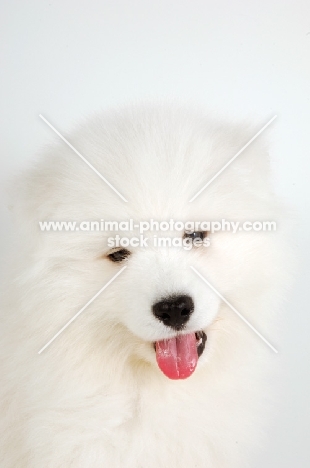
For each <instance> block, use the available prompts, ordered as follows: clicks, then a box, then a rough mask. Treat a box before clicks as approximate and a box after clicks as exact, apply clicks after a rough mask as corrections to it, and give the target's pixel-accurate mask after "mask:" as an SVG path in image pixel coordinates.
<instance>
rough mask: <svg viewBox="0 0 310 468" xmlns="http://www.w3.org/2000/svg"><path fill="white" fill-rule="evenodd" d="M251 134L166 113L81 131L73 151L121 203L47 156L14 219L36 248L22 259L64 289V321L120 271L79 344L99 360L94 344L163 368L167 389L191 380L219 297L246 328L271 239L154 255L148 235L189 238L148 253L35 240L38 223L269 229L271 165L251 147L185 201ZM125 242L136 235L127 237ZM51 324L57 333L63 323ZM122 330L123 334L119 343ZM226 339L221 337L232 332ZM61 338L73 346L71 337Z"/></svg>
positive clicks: (63, 156) (265, 276)
mask: <svg viewBox="0 0 310 468" xmlns="http://www.w3.org/2000/svg"><path fill="white" fill-rule="evenodd" d="M253 134H254V131H253V132H252V131H251V130H246V129H240V128H235V127H232V128H231V127H222V126H220V125H217V124H216V125H215V124H213V123H210V121H208V120H207V119H205V118H202V117H201V116H197V115H195V114H188V113H187V112H185V113H183V114H182V113H180V112H179V110H171V109H169V110H167V109H166V110H163V109H157V110H152V111H148V110H146V109H137V110H135V111H127V112H124V113H123V114H122V115H112V116H111V115H110V116H109V117H104V118H101V117H98V118H95V119H93V120H92V121H90V122H87V123H86V124H85V125H82V126H81V127H80V128H78V129H77V130H76V131H75V132H73V133H72V135H71V136H69V137H68V139H69V141H70V142H71V143H72V144H73V145H74V146H75V147H76V148H77V149H78V151H80V152H81V153H82V154H83V155H84V156H85V157H86V158H87V160H88V161H89V162H90V163H91V164H92V165H93V166H94V167H95V168H96V169H97V170H98V171H99V172H100V173H101V174H102V175H103V176H104V177H105V178H106V179H107V180H108V181H109V182H110V183H111V184H112V185H113V186H114V187H115V188H117V190H118V191H120V192H121V193H122V194H123V195H125V196H126V199H127V200H128V203H125V202H124V201H123V200H122V199H120V198H119V197H118V195H117V194H115V193H114V192H113V191H112V190H111V189H110V188H109V187H108V186H107V185H106V184H105V183H104V182H103V181H102V180H101V179H100V178H99V177H98V176H97V175H96V174H95V173H94V172H92V171H91V170H90V168H89V167H87V166H86V165H85V164H84V162H83V161H81V160H80V159H79V158H78V157H77V156H76V155H75V154H74V153H73V152H72V150H70V148H68V147H66V146H65V145H64V144H63V143H58V144H57V145H55V146H54V147H52V148H51V149H50V150H49V151H48V152H47V154H46V156H45V160H44V162H43V163H42V162H41V163H40V164H39V165H38V167H37V168H36V169H35V170H34V171H33V173H32V175H31V176H30V177H29V178H28V179H27V183H26V185H25V186H24V187H23V190H24V195H23V197H22V198H23V200H22V202H21V203H20V204H19V210H20V215H21V216H23V217H24V218H26V220H29V219H30V221H31V223H30V224H29V221H27V222H28V227H29V230H30V231H31V234H32V239H34V242H33V241H32V242H33V243H31V241H30V242H29V248H30V249H32V250H33V251H35V252H36V254H35V255H36V258H39V259H41V260H42V261H43V262H45V264H44V266H43V270H44V272H42V274H43V275H46V277H48V278H49V280H48V282H49V284H50V285H51V284H54V287H57V285H58V287H59V288H61V287H62V285H61V284H60V283H61V281H64V280H65V281H66V283H67V284H68V285H69V287H68V288H67V290H66V291H67V293H66V294H67V295H66V299H65V308H66V311H67V314H69V315H68V316H70V315H71V316H72V315H74V313H75V312H76V310H77V309H78V308H79V307H82V306H83V305H84V303H86V302H87V300H89V299H90V298H91V297H92V295H94V294H95V293H96V292H97V290H99V289H100V288H101V287H102V286H103V285H104V284H105V283H106V282H107V281H109V280H110V279H111V277H113V275H115V274H116V273H117V272H118V271H119V270H120V269H121V268H122V267H123V266H126V269H125V270H124V271H123V272H122V273H121V275H120V276H119V277H118V278H117V279H116V280H115V281H114V282H113V283H112V284H111V285H110V286H109V287H108V288H107V289H106V291H104V293H103V294H102V296H100V297H99V298H98V299H97V300H96V301H95V302H94V303H93V304H92V309H91V310H92V312H91V313H90V314H89V317H88V318H87V319H86V318H85V322H84V324H85V328H84V329H83V334H84V338H83V339H85V340H87V336H89V337H90V338H89V339H90V340H91V343H92V346H93V347H94V346H96V343H97V341H96V340H98V343H97V344H98V350H99V349H100V346H101V344H100V343H101V341H105V340H106V341H108V340H112V341H113V342H114V343H115V346H117V347H119V348H121V347H123V348H124V347H125V349H126V352H125V354H126V355H127V356H133V355H134V356H136V357H137V358H138V359H140V360H144V361H146V362H150V363H152V365H155V366H156V368H157V370H158V366H159V368H160V369H161V370H162V371H163V372H164V374H165V375H166V376H167V377H169V378H173V379H177V378H187V377H189V376H190V375H191V374H192V373H193V371H194V370H195V368H196V366H197V364H199V365H200V366H201V365H202V363H203V362H208V359H207V358H208V353H209V352H210V350H211V347H212V346H213V347H216V346H220V341H217V332H215V331H214V330H213V324H214V323H215V321H216V320H217V318H218V317H219V316H220V314H221V309H222V307H223V302H222V300H221V298H220V296H224V297H227V299H229V301H230V302H231V303H235V304H238V306H240V307H241V309H242V311H244V312H245V313H246V312H247V313H248V317H250V316H251V315H254V314H255V313H256V310H257V309H258V308H259V305H260V304H261V302H264V298H265V295H266V291H267V290H269V289H268V288H269V285H270V279H271V278H274V276H276V275H277V274H278V273H279V271H278V267H277V264H278V262H277V261H276V257H277V255H278V252H279V250H280V249H279V240H278V241H277V242H276V240H275V236H274V235H273V234H272V233H269V232H268V233H265V232H244V231H242V230H240V231H237V232H236V233H234V234H233V233H232V232H231V231H227V232H215V233H206V232H203V231H197V232H194V233H191V235H192V236H194V237H201V238H202V239H203V238H204V237H206V236H208V237H209V238H210V246H209V247H203V246H200V247H193V248H192V249H189V250H186V249H184V248H183V247H158V246H156V245H154V234H156V236H157V237H165V238H180V239H184V237H185V238H186V237H188V236H189V234H188V233H186V232H180V231H171V230H170V231H168V232H166V231H165V232H160V231H159V232H156V233H154V232H153V233H151V236H150V240H149V243H148V246H147V247H145V246H144V247H139V246H135V247H130V246H128V247H126V248H124V247H120V248H115V247H113V248H110V247H109V245H108V238H109V237H114V236H115V235H116V234H120V233H119V232H118V233H117V232H108V233H107V232H96V231H95V232H94V231H93V232H84V231H83V230H79V231H74V232H63V231H62V232H40V231H39V229H38V222H39V221H44V220H49V221H50V220H56V221H68V220H74V221H75V222H76V223H81V222H82V221H85V220H102V219H104V220H106V221H113V220H114V221H118V222H121V221H128V220H129V219H133V220H134V221H135V222H139V221H141V220H150V219H154V220H157V221H169V220H170V219H174V220H175V221H183V222H186V221H207V220H209V221H210V220H212V221H219V220H222V219H226V220H232V221H238V222H240V223H242V222H243V221H247V220H273V219H275V213H276V210H277V206H276V203H275V202H274V200H273V196H272V193H271V190H270V187H269V180H268V161H267V159H268V158H267V156H266V151H265V149H264V147H263V146H262V145H261V144H258V143H257V142H254V143H253V144H252V146H251V147H250V148H249V149H248V151H247V153H246V154H244V155H242V156H240V159H239V160H236V161H235V162H234V164H233V165H232V166H231V167H229V168H227V170H226V171H225V172H224V173H223V174H221V175H220V176H219V177H218V178H217V179H216V180H214V182H213V183H212V184H211V185H210V186H209V187H208V188H207V189H206V190H205V191H204V192H203V193H202V194H201V195H200V196H199V197H197V199H196V200H195V201H193V202H192V203H190V202H189V201H190V199H191V198H192V197H193V196H194V195H195V193H196V192H197V191H198V190H199V189H200V188H201V187H203V185H204V184H205V183H207V182H208V181H209V180H210V179H211V178H212V177H213V176H214V175H215V174H216V173H217V171H219V170H220V169H221V168H222V167H223V166H224V164H226V163H227V161H228V160H229V159H230V158H231V157H232V156H234V154H235V153H236V152H237V151H238V150H239V149H240V148H241V147H242V146H243V145H244V144H245V143H247V141H248V140H249V138H251V136H253ZM25 215H26V216H25ZM34 226H35V228H34ZM33 234H34V235H35V237H33ZM122 234H123V235H126V236H127V237H129V238H130V237H135V236H139V233H138V232H136V231H135V230H133V231H130V232H124V233H122ZM273 258H275V261H274V260H273ZM55 265H57V268H59V265H61V274H60V273H59V270H58V273H57V275H56V274H55V268H56V266H55ZM191 266H193V267H194V268H195V269H196V270H197V271H198V272H199V273H200V274H201V275H202V276H203V277H205V278H206V279H207V281H208V282H209V283H210V284H211V285H213V286H214V288H215V289H216V291H218V292H219V294H217V293H216V292H215V291H214V290H213V289H212V288H210V287H208V285H207V284H206V283H204V282H203V281H202V279H201V278H199V277H198V276H197V275H196V274H195V272H194V271H193V269H192V268H191ZM70 285H71V289H70ZM254 302H255V306H254V305H253V303H254ZM54 307H56V308H57V304H55V305H54ZM62 310H63V309H62ZM69 312H70V313H69ZM264 313H265V312H264V311H263V312H262V314H261V317H264ZM266 313H267V312H266ZM86 314H87V313H86ZM54 317H55V320H54V323H55V328H56V329H57V321H58V320H59V321H61V322H63V320H61V312H59V313H56V314H55V315H54ZM81 326H82V324H81ZM58 328H59V326H58ZM118 329H119V330H122V332H119V333H116V332H115V330H118ZM223 329H225V333H228V334H229V323H228V324H227V323H226V325H225V324H224V325H223ZM72 333H73V332H72ZM94 336H96V339H94ZM63 339H64V340H66V339H68V340H69V334H68V338H66V337H63Z"/></svg>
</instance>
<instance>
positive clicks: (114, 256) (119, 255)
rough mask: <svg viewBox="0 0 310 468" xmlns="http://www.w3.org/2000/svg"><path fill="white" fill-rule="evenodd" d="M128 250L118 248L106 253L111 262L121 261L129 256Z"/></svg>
mask: <svg viewBox="0 0 310 468" xmlns="http://www.w3.org/2000/svg"><path fill="white" fill-rule="evenodd" d="M129 255H130V252H129V250H127V249H119V250H115V251H114V252H112V253H110V254H109V255H107V257H108V259H109V260H111V262H122V261H123V260H125V258H127V257H129Z"/></svg>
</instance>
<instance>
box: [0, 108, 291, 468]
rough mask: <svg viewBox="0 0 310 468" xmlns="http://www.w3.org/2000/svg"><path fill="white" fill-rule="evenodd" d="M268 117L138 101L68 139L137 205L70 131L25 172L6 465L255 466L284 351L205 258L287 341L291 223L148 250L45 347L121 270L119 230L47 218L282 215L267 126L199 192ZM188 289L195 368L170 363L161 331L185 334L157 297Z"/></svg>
mask: <svg viewBox="0 0 310 468" xmlns="http://www.w3.org/2000/svg"><path fill="white" fill-rule="evenodd" d="M257 130H259V125H258V126H256V127H255V126H254V127H252V128H251V127H250V128H249V127H248V126H246V125H239V126H237V125H223V124H221V123H220V122H214V121H211V120H210V119H208V118H206V117H205V116H204V115H203V114H200V113H199V112H197V113H196V112H195V111H191V110H188V109H181V108H178V107H175V106H171V107H162V106H154V107H148V106H141V107H133V108H129V109H123V110H120V111H118V112H114V113H110V114H107V115H103V116H95V117H94V118H92V119H90V120H86V121H85V122H84V123H83V124H82V125H81V126H80V127H78V128H76V129H75V131H73V132H72V133H71V134H69V135H68V136H67V137H68V139H69V141H70V142H72V144H73V145H74V146H75V147H76V148H77V149H78V150H79V151H80V152H81V153H82V154H83V155H84V156H85V157H86V158H87V159H88V160H89V161H90V162H91V163H92V164H93V165H94V166H95V167H96V168H97V169H98V171H99V172H101V173H102V174H103V175H104V176H105V177H106V178H107V179H108V180H109V181H110V182H111V183H112V184H113V185H114V186H115V187H116V188H117V189H118V190H119V191H120V192H121V193H122V194H123V195H124V196H125V197H126V198H127V199H128V203H127V204H126V203H124V202H122V200H120V199H119V198H118V197H117V195H115V193H113V192H112V191H111V189H110V188H108V187H107V186H106V185H105V183H104V182H103V181H102V180H101V179H100V178H99V177H98V176H97V175H96V174H95V173H93V172H92V171H91V169H89V168H88V167H87V166H86V165H85V164H84V163H83V162H82V161H81V160H80V159H79V158H78V156H76V155H75V154H74V153H73V151H72V150H71V149H70V148H68V147H67V146H66V145H65V143H63V142H62V141H60V140H58V138H57V137H55V143H54V144H53V145H51V146H50V147H49V148H48V149H47V150H46V151H45V152H43V154H42V155H41V156H40V157H39V158H38V161H37V163H36V165H35V167H33V168H32V170H30V171H29V172H27V174H25V175H24V176H23V177H22V181H21V182H20V183H17V184H16V186H15V188H14V191H15V193H16V196H15V202H14V210H15V213H16V219H17V220H18V228H20V231H19V238H20V241H19V243H18V244H17V245H16V255H15V260H14V265H15V266H14V268H13V273H12V279H11V280H8V285H7V286H6V287H5V288H4V289H5V293H4V299H3V307H2V314H1V321H2V323H1V332H2V335H3V336H2V338H1V352H0V355H1V388H0V396H1V403H0V404H1V423H0V432H1V440H0V445H1V448H0V459H1V463H0V465H1V468H43V467H44V468H71V467H72V468H103V467H105V468H176V467H178V468H194V467H197V468H206V467H208V468H241V467H242V466H245V465H244V464H245V463H246V462H245V459H246V458H247V452H248V450H249V449H250V448H251V447H253V445H255V444H257V443H258V442H259V440H260V439H261V434H262V431H263V427H264V421H265V420H266V416H267V409H266V405H267V403H268V401H267V400H268V390H266V387H265V386H264V380H266V375H267V373H268V368H269V367H270V366H269V364H270V363H272V362H273V361H274V359H275V358H276V356H275V355H274V354H273V353H272V351H271V350H270V349H269V348H268V347H267V346H266V345H265V344H264V343H262V342H261V341H260V340H259V338H258V337H257V336H255V334H254V333H253V332H252V331H251V330H249V329H248V328H247V327H246V326H245V325H244V324H243V323H242V321H241V320H240V319H239V318H238V317H236V316H235V315H234V313H233V312H232V311H231V310H230V309H229V308H227V306H225V304H224V303H222V302H221V301H220V300H219V299H218V297H217V296H216V295H215V294H214V293H212V291H211V290H210V289H209V288H208V287H207V286H206V285H205V284H204V283H203V282H202V281H201V280H200V279H199V278H198V277H197V276H195V274H194V273H193V271H192V270H191V269H190V265H194V266H195V267H196V268H197V270H199V271H200V272H201V273H202V274H203V275H204V276H205V277H206V278H208V280H209V281H210V282H211V283H212V284H213V285H215V287H216V288H217V289H218V290H219V291H220V292H221V293H222V294H223V295H224V296H225V297H226V298H227V299H228V300H229V301H230V302H231V303H232V304H234V305H235V307H236V308H237V309H238V310H240V312H241V313H243V314H244V316H246V318H247V319H248V320H249V321H250V322H251V323H252V324H253V325H254V326H256V327H257V328H258V329H259V330H260V331H261V332H262V333H263V334H264V335H265V336H266V337H267V338H269V339H270V340H271V341H272V342H273V344H275V345H276V344H277V342H278V340H279V337H278V335H277V325H276V324H277V320H278V319H277V316H278V314H277V310H278V309H279V304H280V302H281V301H280V298H281V297H282V295H283V287H284V285H286V281H287V271H288V267H287V264H284V261H287V258H286V243H285V239H284V237H285V236H284V228H283V226H282V224H281V222H280V223H279V224H278V230H277V232H276V233H270V232H267V233H263V232H261V233H257V232H247V233H244V232H239V233H237V234H235V235H233V234H231V233H228V232H227V233H225V232H224V233H222V232H221V233H220V232H219V233H216V234H214V235H211V246H210V247H209V248H200V249H197V250H195V251H194V250H192V251H185V250H183V249H176V248H174V249H160V250H156V249H155V248H149V249H146V250H141V249H132V250H133V253H132V255H131V257H130V258H129V259H128V262H127V265H128V266H127V269H126V270H125V271H124V272H123V273H122V274H121V276H120V277H118V278H117V280H116V281H115V282H114V283H113V284H111V285H110V286H109V288H108V289H107V290H106V291H104V293H103V294H102V295H101V296H100V297H99V298H97V299H96V300H95V301H94V302H93V303H92V304H91V306H89V307H88V309H87V310H86V311H85V312H84V313H83V314H82V315H81V316H80V317H79V318H78V319H77V320H76V321H75V322H74V323H73V324H71V325H70V327H69V328H68V329H67V330H66V331H65V332H63V334H62V335H61V336H59V337H58V338H57V340H56V341H54V343H53V344H52V345H51V346H50V347H49V348H48V349H46V350H45V351H44V352H43V353H42V354H41V355H38V351H39V349H40V348H41V347H42V346H43V345H44V344H45V343H46V342H47V341H48V340H49V339H50V338H51V337H52V336H53V335H54V334H55V333H56V332H57V331H58V330H59V329H60V328H61V327H62V326H63V325H64V324H65V323H66V322H67V321H68V320H69V319H70V318H71V317H72V316H73V315H74V314H75V313H76V312H77V311H78V310H79V309H80V308H81V307H82V306H83V305H84V304H85V303H86V302H87V301H88V300H89V299H90V298H91V297H92V296H93V295H94V294H95V293H96V292H97V291H98V290H99V289H100V288H101V287H102V286H103V285H104V284H105V283H106V282H107V281H108V280H109V279H110V278H111V277H112V276H113V275H114V274H115V273H116V272H117V271H118V269H120V268H121V266H120V265H118V264H113V263H111V262H110V261H109V260H107V259H106V258H105V257H104V255H105V253H106V250H107V248H106V236H107V235H106V234H104V233H102V232H92V233H87V232H86V233H85V232H78V233H64V232H58V233H56V232H53V233H46V232H40V231H39V228H38V221H39V220H51V219H55V220H85V219H90V220H95V219H101V218H104V219H106V220H112V219H119V220H122V219H129V218H134V219H135V220H139V219H149V218H154V219H158V220H166V219H170V218H173V219H175V220H184V221H185V220H208V219H209V220H211V219H212V220H220V219H222V218H226V219H230V220H235V221H236V220H276V221H278V222H279V221H281V219H280V218H281V216H282V215H281V211H282V208H281V207H280V205H279V203H278V202H277V201H276V200H275V198H274V195H273V193H272V189H271V187H270V180H269V179H270V178H269V175H268V174H269V168H268V166H269V162H268V155H267V151H266V148H265V146H264V144H262V138H261V137H259V139H257V140H256V141H255V142H254V143H253V144H252V145H251V146H250V147H248V148H247V149H246V151H245V152H244V153H243V154H242V155H240V156H239V158H238V159H237V160H236V161H235V162H234V163H233V164H232V165H231V166H230V167H229V168H227V169H226V171H225V172H224V173H222V174H221V176H219V177H218V178H217V179H216V180H215V181H214V182H213V183H212V184H211V185H210V186H209V187H208V188H207V189H206V190H205V191H204V192H203V194H201V195H200V196H199V197H198V198H197V199H196V200H195V201H194V202H193V203H189V202H188V201H189V199H190V198H191V197H192V196H193V195H194V194H195V193H196V192H197V191H198V189H199V188H201V187H202V186H203V185H204V184H205V183H206V182H207V181H208V180H209V179H210V178H211V177H212V176H213V175H214V174H215V173H216V172H217V171H218V170H219V169H220V168H221V167H222V166H223V165H224V164H225V163H226V162H227V161H228V160H229V159H230V158H231V157H232V156H233V155H234V154H235V153H236V152H237V151H238V150H239V149H240V148H241V147H242V146H243V145H244V144H245V143H247V141H248V140H249V139H250V138H251V137H252V136H253V135H254V133H255V132H256V131H257ZM158 234H159V235H160V233H158ZM164 235H166V233H164ZM178 235H180V236H181V235H182V234H181V233H179V234H178ZM174 292H182V293H183V292H185V293H189V294H191V295H192V296H193V298H194V302H195V305H196V309H195V312H194V314H193V316H192V318H191V320H190V322H189V325H188V330H190V331H193V330H199V329H204V330H206V332H207V335H208V341H207V346H206V349H205V352H204V354H203V355H202V357H201V359H200V360H199V365H198V368H197V369H196V371H195V372H194V374H193V375H192V376H191V377H190V378H188V379H187V380H184V381H180V380H179V381H171V380H169V379H168V378H167V377H165V376H164V375H163V374H162V373H161V371H160V370H159V368H158V366H157V364H156V361H155V353H154V349H153V345H152V342H153V341H154V340H157V339H160V338H164V337H167V336H171V332H169V330H167V329H165V327H164V326H163V325H161V324H160V323H159V322H158V321H156V319H155V318H154V317H153V316H152V313H151V306H152V304H153V303H154V301H155V300H156V299H159V298H161V297H163V296H165V295H166V294H170V293H174ZM275 318H276V319H277V320H275Z"/></svg>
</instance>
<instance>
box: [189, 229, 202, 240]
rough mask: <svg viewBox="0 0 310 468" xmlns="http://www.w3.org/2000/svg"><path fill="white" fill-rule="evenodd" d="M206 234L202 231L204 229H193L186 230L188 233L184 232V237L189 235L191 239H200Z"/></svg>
mask: <svg viewBox="0 0 310 468" xmlns="http://www.w3.org/2000/svg"><path fill="white" fill-rule="evenodd" d="M206 234H207V233H206V232H204V231H194V232H188V233H187V232H186V233H185V234H184V237H189V238H190V239H193V240H194V239H201V240H203V239H204V238H205V236H206Z"/></svg>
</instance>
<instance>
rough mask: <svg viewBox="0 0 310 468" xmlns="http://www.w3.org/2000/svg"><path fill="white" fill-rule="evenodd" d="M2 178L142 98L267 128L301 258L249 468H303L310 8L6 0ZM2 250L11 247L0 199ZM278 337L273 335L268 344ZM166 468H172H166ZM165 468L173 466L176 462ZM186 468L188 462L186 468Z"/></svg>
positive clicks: (309, 410)
mask: <svg viewBox="0 0 310 468" xmlns="http://www.w3.org/2000/svg"><path fill="white" fill-rule="evenodd" d="M0 5H1V10H2V11H1V19H0V28H1V32H2V44H1V74H2V75H1V86H0V102H1V106H0V128H1V143H0V148H1V166H0V167H1V169H0V173H1V175H0V182H1V186H2V187H3V182H4V181H6V180H8V179H9V178H10V177H11V175H12V174H14V172H16V170H18V169H20V168H21V167H23V166H24V165H25V164H26V162H27V161H28V160H29V159H31V157H33V155H34V153H35V152H36V151H38V149H39V148H40V146H42V145H43V144H44V143H45V142H46V141H47V140H48V139H49V138H50V136H51V130H50V129H49V128H48V127H47V126H46V125H45V124H44V123H43V122H42V121H41V120H40V119H39V117H38V114H39V113H42V114H43V115H44V116H45V117H46V118H47V119H49V120H50V121H51V122H52V123H53V124H54V125H55V126H56V127H57V128H58V129H59V130H60V131H66V130H67V129H68V128H70V126H71V125H72V123H74V122H76V121H78V120H79V118H80V117H81V116H84V115H87V114H88V113H90V112H93V111H94V110H99V109H105V108H107V107H111V106H112V107H113V106H115V105H118V104H124V103H127V102H131V101H138V102H139V101H140V100H142V99H154V98H155V99H157V98H159V99H161V100H165V99H171V98H176V99H177V100H178V101H181V102H182V101H185V102H193V103H199V105H201V106H202V107H204V108H205V109H206V110H208V109H209V110H211V111H216V112H217V113H218V114H220V115H221V114H222V115H223V116H231V117H234V118H235V117H237V118H239V117H241V118H243V117H250V118H253V119H259V121H266V122H267V120H268V119H269V118H270V117H272V116H273V115H274V114H277V115H278V118H277V119H276V120H275V122H274V123H273V124H272V126H273V134H272V141H273V144H272V147H271V154H272V158H273V166H274V176H275V184H276V189H277V191H278V192H279V193H280V194H281V195H282V196H283V197H285V198H287V199H288V201H289V202H290V203H291V205H292V206H293V207H294V209H295V210H296V212H297V213H298V217H299V227H296V226H292V242H293V243H294V244H296V245H297V246H298V248H299V250H300V252H302V255H301V267H300V271H299V274H298V277H297V281H296V288H295V292H294V294H293V296H292V297H291V298H290V302H289V304H288V307H287V309H288V312H287V317H286V322H287V326H286V334H287V337H286V343H287V346H286V347H284V349H280V353H279V355H278V357H277V359H279V360H281V364H282V368H283V369H284V373H283V374H280V375H279V376H277V377H276V378H277V379H281V385H282V391H281V392H280V393H279V401H280V411H279V413H278V415H277V416H276V418H275V420H274V423H273V424H272V425H271V427H270V432H269V434H268V443H267V444H266V445H265V446H264V447H263V448H262V450H261V452H260V454H259V457H256V458H255V460H253V461H252V463H251V467H253V468H262V467H263V468H269V467H270V468H271V467H272V468H273V467H275V468H278V467H281V468H293V467H294V468H295V467H296V468H306V467H308V466H310V450H309V432H310V430H309V426H310V417H309V414H310V397H309V395H310V385H309V383H310V382H309V355H310V345H309V343H310V330H309V328H310V320H309V317H308V314H309V306H308V300H307V299H308V293H309V288H308V277H307V274H308V275H309V268H308V264H309V260H310V255H309V246H308V235H307V234H308V232H309V227H310V226H309V219H308V212H309V209H310V202H309V193H310V192H309V182H308V177H309V157H310V154H309V153H310V143H309V127H310V93H309V85H310V3H309V1H306V0H305V1H303V0H297V1H288V0H284V1H283V0H282V1H280V0H277V1H275V0H269V1H267V0H262V1H245V0H238V1H234V2H232V1H228V0H226V1H209V0H206V1H203V0H201V1H199V0H191V1H190V0H187V1H176V0H174V1H170V0H165V1H163V0H156V1H150V0H147V1H142V0H139V1H130V0H128V1H125V0H123V1H120V0H116V1H112V0H111V1H106V0H102V1H95V0H88V1H86V0H85V1H73V0H62V1H60V0H57V1H54V0H49V1H48V0H47V1H45V0H40V1H29V0H28V1H27V2H25V1H13V0H10V1H8V0H7V1H3V0H2V1H1V4H0ZM0 214H1V219H0V222H1V224H0V227H1V252H2V253H3V252H5V251H6V249H7V243H8V242H9V237H10V236H9V226H10V225H9V221H8V214H7V209H6V204H5V202H3V203H2V204H1V213H0ZM276 342H277V337H274V343H276ZM167 468H168V467H167ZM171 468H172V467H171ZM189 468H190V467H189Z"/></svg>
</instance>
